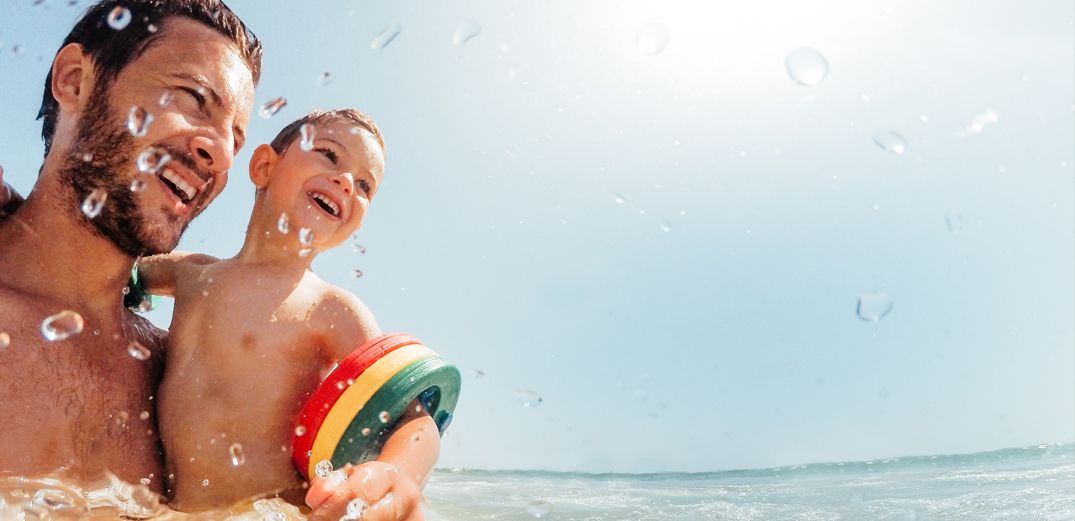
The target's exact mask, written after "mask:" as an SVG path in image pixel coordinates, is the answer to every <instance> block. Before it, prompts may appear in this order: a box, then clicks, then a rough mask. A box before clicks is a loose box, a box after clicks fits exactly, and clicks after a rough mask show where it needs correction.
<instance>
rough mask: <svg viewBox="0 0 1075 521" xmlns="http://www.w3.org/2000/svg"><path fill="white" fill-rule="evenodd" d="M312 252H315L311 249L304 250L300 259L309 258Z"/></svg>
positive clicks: (300, 254)
mask: <svg viewBox="0 0 1075 521" xmlns="http://www.w3.org/2000/svg"><path fill="white" fill-rule="evenodd" d="M312 252H313V250H311V249H310V248H303V249H301V250H299V257H309V256H310V253H312Z"/></svg>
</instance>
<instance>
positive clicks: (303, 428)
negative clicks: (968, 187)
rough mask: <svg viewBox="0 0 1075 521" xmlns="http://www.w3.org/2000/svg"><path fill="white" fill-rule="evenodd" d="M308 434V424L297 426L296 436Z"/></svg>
mask: <svg viewBox="0 0 1075 521" xmlns="http://www.w3.org/2000/svg"><path fill="white" fill-rule="evenodd" d="M305 434H306V426H304V425H299V426H298V427H295V436H304V435H305Z"/></svg>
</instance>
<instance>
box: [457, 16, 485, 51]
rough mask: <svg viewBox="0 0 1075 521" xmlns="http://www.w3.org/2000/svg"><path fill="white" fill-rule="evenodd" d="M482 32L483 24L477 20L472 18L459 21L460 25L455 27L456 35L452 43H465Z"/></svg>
mask: <svg viewBox="0 0 1075 521" xmlns="http://www.w3.org/2000/svg"><path fill="white" fill-rule="evenodd" d="M481 33H482V26H481V24H479V23H478V21H477V20H474V19H472V18H469V19H466V20H463V21H462V22H459V27H457V28H456V29H455V36H453V37H452V43H454V44H456V45H463V44H464V43H467V41H468V40H470V39H471V38H474V37H475V36H478V35H479V34H481Z"/></svg>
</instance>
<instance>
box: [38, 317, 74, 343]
mask: <svg viewBox="0 0 1075 521" xmlns="http://www.w3.org/2000/svg"><path fill="white" fill-rule="evenodd" d="M82 325H83V322H82V315H79V314H78V313H75V312H74V311H70V310H65V311H61V312H59V313H56V314H55V315H52V316H49V317H47V318H45V320H42V321H41V336H43V337H45V340H48V341H49V342H58V341H60V340H64V339H67V338H70V337H72V336H74V335H77V334H79V333H81V332H82Z"/></svg>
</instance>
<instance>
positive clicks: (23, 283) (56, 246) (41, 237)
mask: <svg viewBox="0 0 1075 521" xmlns="http://www.w3.org/2000/svg"><path fill="white" fill-rule="evenodd" d="M62 194H63V190H62V188H61V187H60V186H58V183H57V182H56V180H55V178H54V177H48V176H42V177H41V178H40V179H38V183H37V184H36V185H35V187H34V190H33V192H31V193H30V195H29V196H28V197H27V198H26V202H25V203H23V205H22V206H21V207H20V208H19V209H18V211H16V212H15V213H14V214H13V215H11V216H9V217H7V218H6V219H5V220H4V221H3V222H0V286H4V287H6V288H8V289H11V290H15V291H20V292H23V293H27V294H33V295H36V296H39V297H41V298H44V299H47V300H51V301H55V302H57V303H58V304H61V305H66V306H77V307H79V308H82V309H84V310H85V311H87V312H91V313H106V312H108V311H112V310H115V309H116V308H117V307H119V308H122V293H121V292H122V289H123V287H124V285H125V283H126V281H127V278H128V277H129V275H130V269H131V265H132V264H133V261H134V260H133V259H131V258H130V257H128V256H127V255H125V254H124V253H122V252H121V251H120V250H119V249H117V248H116V247H115V246H114V245H113V244H112V243H111V242H110V241H108V240H107V239H105V238H103V237H101V236H99V235H97V234H96V233H94V231H93V230H92V229H91V228H90V227H89V226H87V225H86V223H85V217H84V216H83V215H82V213H81V211H80V209H79V207H78V205H77V204H72V203H71V202H70V201H68V199H69V198H67V197H64V196H63V195H62Z"/></svg>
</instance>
